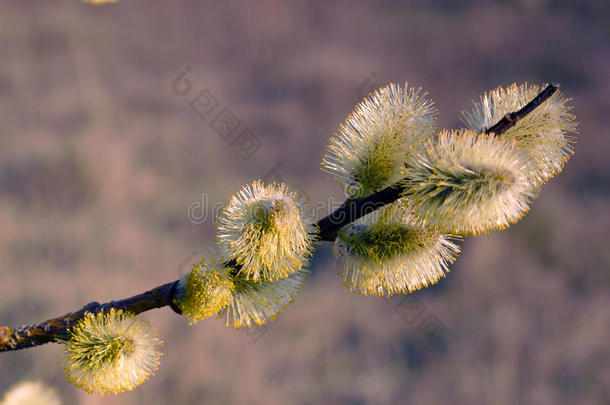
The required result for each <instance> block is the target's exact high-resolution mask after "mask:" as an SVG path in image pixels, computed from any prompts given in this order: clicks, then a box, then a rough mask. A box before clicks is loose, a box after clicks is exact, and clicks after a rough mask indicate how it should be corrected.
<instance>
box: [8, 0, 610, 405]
mask: <svg viewBox="0 0 610 405" xmlns="http://www.w3.org/2000/svg"><path fill="white" fill-rule="evenodd" d="M0 27H1V28H0V53H1V55H2V59H1V62H0V120H1V122H2V130H1V135H0V224H1V226H2V231H1V232H0V275H1V277H2V278H1V282H0V324H2V325H11V326H17V325H20V324H24V323H33V322H37V321H41V320H44V319H48V318H50V317H54V316H57V315H60V314H63V313H66V312H69V311H73V310H76V309H78V308H80V307H81V306H82V305H84V304H86V303H88V302H90V301H93V300H96V301H100V302H104V301H109V300H111V299H118V298H125V297H128V296H131V295H134V294H136V293H140V292H143V291H145V290H147V289H149V288H152V287H154V286H156V285H159V284H162V283H165V282H168V281H171V280H174V279H176V278H177V277H179V276H181V275H183V274H184V273H185V272H186V271H187V270H188V268H189V264H190V263H191V262H193V261H195V260H196V259H197V258H198V256H202V255H209V254H212V253H213V252H214V246H215V242H214V223H213V219H214V211H215V210H217V208H218V207H219V206H221V205H222V203H223V202H225V201H227V200H228V199H229V198H230V196H231V195H232V194H233V193H234V192H235V191H237V190H238V189H239V188H240V187H241V186H242V185H244V184H247V183H250V182H251V181H252V180H254V179H257V178H265V179H267V180H281V181H284V182H286V183H287V184H290V185H295V186H298V187H300V188H301V189H302V190H303V192H305V193H306V194H307V195H308V196H309V198H310V199H311V200H312V201H313V202H316V203H319V202H320V203H322V202H323V203H324V204H326V203H327V202H328V201H329V196H332V197H333V198H334V203H335V204H336V203H339V202H340V201H341V200H342V199H343V198H344V196H343V194H342V191H341V188H340V186H339V185H338V184H337V183H336V182H334V181H332V180H330V179H328V176H326V175H325V174H324V173H322V172H321V171H320V161H321V158H322V155H323V153H324V150H325V147H326V145H327V142H328V139H329V137H330V136H331V135H332V134H333V132H335V131H336V130H337V127H338V125H339V123H340V122H341V121H342V120H343V119H344V118H345V116H346V115H347V114H348V113H349V112H350V111H351V110H352V108H353V106H354V105H355V104H356V103H357V102H358V100H359V99H361V98H362V97H363V96H364V95H366V94H367V93H368V92H369V91H371V90H372V89H374V88H377V87H381V86H383V85H385V84H387V83H388V82H401V83H402V82H405V81H408V82H409V84H410V85H414V86H422V87H423V88H424V89H425V90H426V91H428V92H429V94H430V97H431V98H432V99H433V100H434V101H435V103H436V105H437V107H438V109H439V111H440V116H439V118H440V124H441V127H443V128H457V127H459V126H460V125H461V123H460V112H461V111H463V110H465V109H468V108H470V106H471V101H472V100H476V99H478V97H479V95H481V94H482V93H483V92H484V91H487V90H490V89H493V88H495V87H496V86H498V85H504V86H506V85H509V84H511V83H513V82H517V83H523V82H526V81H527V82H530V83H536V84H542V83H545V82H549V81H554V82H559V83H561V90H562V91H563V93H564V94H565V95H566V96H568V97H572V98H573V101H572V102H571V104H572V105H573V106H574V110H573V113H574V114H575V115H576V117H577V121H578V122H579V123H580V134H579V137H578V141H577V144H576V146H575V150H576V154H575V156H574V157H573V158H572V159H571V160H570V161H569V162H568V164H567V165H566V167H565V169H564V171H563V172H562V173H561V174H560V175H559V176H558V177H556V178H554V179H552V180H551V181H550V182H549V184H548V185H546V186H545V187H544V189H543V190H542V193H541V195H540V197H539V198H538V199H537V200H536V201H535V203H534V204H533V206H532V208H531V211H530V212H529V214H528V215H527V216H526V217H525V218H524V219H523V220H521V221H520V222H519V223H518V224H516V225H514V226H512V227H510V228H509V229H507V230H505V231H502V232H495V233H491V234H489V235H484V236H480V237H477V238H468V239H466V240H465V241H464V243H463V245H462V248H463V253H462V254H461V257H460V258H459V260H458V261H457V262H456V264H455V265H454V266H453V267H452V269H451V273H450V274H449V275H448V276H447V277H446V278H444V279H443V280H441V281H440V282H439V283H438V284H437V285H435V286H433V287H431V288H428V289H425V290H421V291H419V292H417V293H414V294H412V295H409V296H408V297H407V299H405V296H395V297H392V298H390V299H388V298H383V297H362V296H357V295H353V294H350V293H349V292H348V291H347V290H346V289H345V288H344V287H343V286H342V285H341V281H340V279H339V277H337V272H338V271H339V269H340V263H337V262H334V260H333V257H332V252H331V249H330V246H329V245H324V246H321V247H320V248H319V249H318V252H317V255H316V257H315V260H314V261H313V263H312V266H311V269H312V273H313V274H312V275H311V277H310V278H309V280H308V282H307V283H306V284H305V286H304V288H303V290H302V292H301V294H300V295H299V296H298V297H297V299H296V300H295V302H294V303H293V304H292V305H291V306H290V307H289V308H288V309H287V311H286V312H284V313H283V314H282V315H280V316H279V317H278V318H277V320H276V321H275V322H273V323H272V324H271V325H270V326H269V327H268V328H257V329H252V330H249V331H244V330H234V329H230V328H227V327H225V326H224V324H222V323H221V322H219V321H217V320H215V319H209V320H206V321H204V322H200V323H199V324H198V325H197V326H195V327H189V326H188V325H187V324H186V322H185V320H184V319H182V318H181V317H178V316H176V315H175V314H174V313H172V312H171V311H169V310H167V309H163V310H156V311H152V312H149V313H147V314H146V317H147V318H148V319H151V320H152V321H153V322H154V325H155V326H156V328H157V330H158V332H159V335H160V337H161V338H162V339H163V340H164V341H165V345H164V356H163V358H162V363H161V367H160V369H159V371H158V372H157V374H156V375H155V376H153V377H152V378H151V379H150V380H149V381H148V382H146V383H145V384H144V385H142V386H140V387H139V388H137V389H136V390H135V391H133V392H129V393H124V394H120V395H117V396H106V397H104V398H102V399H100V398H98V397H96V396H92V395H88V394H86V393H84V392H82V391H80V390H78V389H77V388H74V387H73V386H71V385H70V384H68V383H67V381H66V380H65V379H64V378H63V376H62V375H61V372H60V371H59V368H58V366H57V362H58V360H59V359H60V354H61V347H60V346H59V345H46V346H42V347H38V348H34V349H29V350H26V351H22V352H14V353H3V354H0V393H2V392H3V391H5V390H6V389H8V387H10V386H11V385H13V384H14V383H16V382H18V381H21V380H23V379H41V380H44V381H45V382H47V383H49V384H51V385H53V386H55V387H57V389H58V390H59V391H60V393H61V395H62V397H63V398H64V401H65V403H66V404H102V403H103V404H117V405H118V404H121V405H126V404H167V403H173V404H262V403H265V404H421V403H426V404H444V403H454V404H516V403H519V404H559V403H562V404H563V403H565V404H573V403H579V404H602V403H606V404H607V403H610V348H609V342H610V305H609V304H610V249H608V243H609V242H610V215H608V207H609V202H610V193H609V191H610V171H609V167H610V163H609V160H608V153H609V149H610V136H609V134H608V131H609V128H610V123H609V122H610V121H609V118H608V110H609V107H610V82H609V80H608V77H609V75H608V71H609V70H610V42H609V41H608V38H609V36H610V6H608V3H607V2H605V1H601V0H599V1H595V0H592V1H585V0H582V1H578V2H576V1H571V0H563V1H551V0H521V1H513V2H508V1H497V2H492V1H484V0H471V1H461V2H453V1H448V0H443V1H424V0H417V1H410V2H400V1H380V2H363V1H347V0H345V1H336V2H324V1H312V2H283V1H279V0H269V1H256V2H238V1H223V2H211V1H195V0H191V1H172V2H169V1H161V0H158V1H153V0H146V1H144V0H120V1H119V2H118V3H117V4H114V5H109V6H104V7H92V6H88V5H85V4H82V3H80V2H79V1H77V0H63V1H53V2H49V1H43V0H37V1H33V0H32V1H27V2H25V1H18V0H13V1H5V2H3V7H2V13H0ZM330 205H332V201H331V204H330ZM325 206H328V204H327V205H325ZM331 208H332V207H331ZM322 215H325V212H323V210H321V211H320V216H322Z"/></svg>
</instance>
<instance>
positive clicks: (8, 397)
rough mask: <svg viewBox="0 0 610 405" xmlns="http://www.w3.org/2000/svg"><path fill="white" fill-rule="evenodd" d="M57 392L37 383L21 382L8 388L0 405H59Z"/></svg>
mask: <svg viewBox="0 0 610 405" xmlns="http://www.w3.org/2000/svg"><path fill="white" fill-rule="evenodd" d="M61 403H62V402H61V399H60V398H59V395H58V394H57V391H56V390H55V389H53V388H51V387H47V386H46V385H44V384H43V383H41V382H39V381H23V382H20V383H19V384H17V385H15V386H14V387H12V388H10V389H9V390H8V391H7V392H6V393H5V394H4V396H3V397H2V399H1V400H0V405H61Z"/></svg>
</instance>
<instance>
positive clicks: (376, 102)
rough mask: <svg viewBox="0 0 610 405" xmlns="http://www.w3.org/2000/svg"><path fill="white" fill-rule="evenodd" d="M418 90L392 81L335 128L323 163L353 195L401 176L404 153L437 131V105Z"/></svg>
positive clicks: (372, 189) (328, 171)
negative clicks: (336, 129)
mask: <svg viewBox="0 0 610 405" xmlns="http://www.w3.org/2000/svg"><path fill="white" fill-rule="evenodd" d="M425 96H426V94H425V93H422V91H421V89H414V88H411V87H408V86H407V84H405V86H404V87H401V86H399V85H395V84H390V85H388V86H386V87H384V88H382V89H379V90H377V91H375V92H374V93H372V94H371V95H369V96H368V97H367V98H366V99H364V101H362V102H361V103H360V104H358V105H357V106H356V108H355V109H354V111H353V112H352V113H351V114H350V115H349V116H348V117H347V119H346V120H345V122H344V123H342V124H341V125H340V126H339V133H338V134H336V137H333V138H331V140H330V145H329V146H328V150H327V153H326V155H325V157H324V160H323V161H322V170H324V171H325V172H327V173H329V174H331V175H333V176H334V177H335V178H336V179H337V180H338V181H339V182H340V183H341V184H342V185H343V186H344V188H345V191H346V193H347V194H349V195H350V196H352V197H358V198H360V197H366V196H368V195H370V194H372V193H373V192H375V191H378V190H380V189H382V188H384V187H386V186H388V185H390V184H392V183H394V182H396V181H398V180H399V179H400V168H401V166H402V163H403V161H404V157H405V155H406V154H407V153H409V152H410V151H412V150H414V149H416V148H417V147H418V145H419V144H420V143H421V141H422V140H424V139H427V138H429V137H431V136H432V135H433V134H434V133H435V131H436V129H437V122H436V109H435V108H434V106H433V104H432V102H431V101H429V100H427V99H426V97H425Z"/></svg>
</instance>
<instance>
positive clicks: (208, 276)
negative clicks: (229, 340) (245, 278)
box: [176, 259, 235, 324]
mask: <svg viewBox="0 0 610 405" xmlns="http://www.w3.org/2000/svg"><path fill="white" fill-rule="evenodd" d="M234 290H235V286H234V284H233V281H232V280H231V278H230V276H229V273H228V270H227V269H226V268H224V267H223V264H222V261H221V260H219V259H211V260H205V259H201V261H200V262H199V263H197V264H196V265H194V266H193V269H192V270H191V272H190V273H189V274H187V275H186V276H185V277H184V278H183V279H182V280H180V282H179V285H178V288H177V291H176V296H177V297H178V299H177V301H178V302H177V304H178V306H179V307H180V309H181V310H182V313H183V314H184V315H185V316H186V317H187V319H188V321H189V323H190V324H195V323H197V321H199V320H201V319H205V318H207V317H209V316H211V315H214V314H216V313H218V311H220V310H221V309H222V308H224V307H225V306H227V304H228V303H229V302H230V301H231V299H232V298H233V294H232V293H233V291H234Z"/></svg>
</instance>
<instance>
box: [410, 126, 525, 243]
mask: <svg viewBox="0 0 610 405" xmlns="http://www.w3.org/2000/svg"><path fill="white" fill-rule="evenodd" d="M524 155H525V154H524V153H523V152H522V151H520V150H518V149H517V148H516V147H515V145H514V143H513V142H508V141H505V140H502V139H498V138H497V137H494V136H493V135H482V134H477V133H475V132H472V131H468V130H461V131H443V132H441V134H440V135H439V136H438V139H437V140H434V141H429V142H428V143H427V145H426V147H425V149H424V151H423V152H421V153H418V154H416V155H412V156H409V157H408V158H407V160H406V163H405V168H404V169H403V175H404V176H405V179H404V186H405V191H404V193H403V195H404V197H405V198H404V201H405V203H407V204H408V205H409V208H410V211H411V212H412V214H414V216H415V218H416V222H417V223H418V224H419V225H420V226H423V227H428V228H434V229H438V230H440V231H442V232H446V233H451V234H457V235H468V234H479V233H484V232H489V231H492V230H497V229H503V228H505V227H507V226H508V225H510V224H512V223H514V222H516V221H518V220H519V219H520V218H521V217H522V216H523V215H524V214H525V213H526V212H527V210H528V209H529V206H528V204H529V201H530V199H531V198H532V197H533V187H532V184H531V183H530V182H529V180H528V178H527V173H528V164H527V157H525V156H524Z"/></svg>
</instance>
